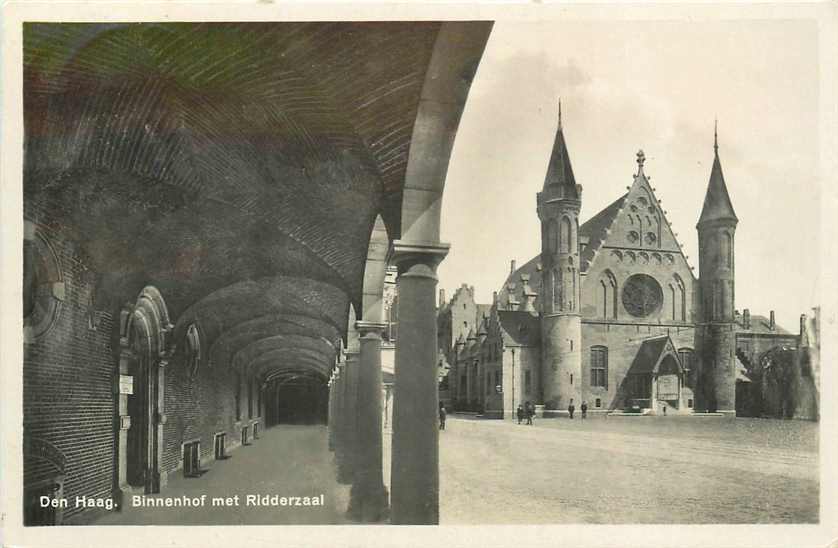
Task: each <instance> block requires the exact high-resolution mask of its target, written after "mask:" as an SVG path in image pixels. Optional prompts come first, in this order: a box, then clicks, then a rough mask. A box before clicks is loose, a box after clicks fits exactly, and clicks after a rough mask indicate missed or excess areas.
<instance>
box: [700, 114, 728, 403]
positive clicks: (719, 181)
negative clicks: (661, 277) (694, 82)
mask: <svg viewBox="0 0 838 548" xmlns="http://www.w3.org/2000/svg"><path fill="white" fill-rule="evenodd" d="M713 137H714V139H713V150H714V157H713V167H712V169H711V171H710V182H709V183H708V185H707V193H706V195H705V196H704V206H703V207H702V209H701V215H700V216H699V219H698V224H697V225H696V229H697V230H698V254H699V257H698V267H699V302H698V322H697V325H696V332H695V338H696V340H695V348H696V353H697V355H698V362H699V363H698V372H697V373H698V379H697V380H698V383H697V384H698V393H697V394H696V407H697V408H698V409H700V410H705V409H706V410H708V411H720V412H724V413H735V412H736V355H735V350H736V335H735V313H734V310H735V308H734V302H735V299H734V296H735V292H734V272H735V270H734V267H735V260H734V259H735V253H734V235H735V233H736V225H737V224H738V222H739V219H738V218H737V217H736V213H735V212H734V211H733V204H732V203H731V201H730V195H729V194H728V191H727V185H726V184H725V179H724V175H723V174H722V165H721V162H720V161H719V137H718V123H716V128H714V132H713Z"/></svg>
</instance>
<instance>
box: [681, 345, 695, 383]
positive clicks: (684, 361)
mask: <svg viewBox="0 0 838 548" xmlns="http://www.w3.org/2000/svg"><path fill="white" fill-rule="evenodd" d="M678 359H679V360H681V367H682V368H683V369H684V384H685V385H686V386H687V387H688V388H692V387H693V379H692V371H693V349H692V348H679V349H678Z"/></svg>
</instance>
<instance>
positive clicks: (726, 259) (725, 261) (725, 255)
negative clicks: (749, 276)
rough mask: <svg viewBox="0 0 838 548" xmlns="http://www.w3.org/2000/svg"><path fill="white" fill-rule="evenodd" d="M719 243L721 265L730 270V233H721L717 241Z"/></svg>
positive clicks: (731, 261)
mask: <svg viewBox="0 0 838 548" xmlns="http://www.w3.org/2000/svg"><path fill="white" fill-rule="evenodd" d="M719 243H720V244H721V245H720V247H721V249H719V255H721V259H722V265H724V266H726V267H728V268H730V265H731V264H732V263H733V253H732V250H733V241H732V238H731V237H730V233H728V232H724V233H722V237H721V238H720V239H719Z"/></svg>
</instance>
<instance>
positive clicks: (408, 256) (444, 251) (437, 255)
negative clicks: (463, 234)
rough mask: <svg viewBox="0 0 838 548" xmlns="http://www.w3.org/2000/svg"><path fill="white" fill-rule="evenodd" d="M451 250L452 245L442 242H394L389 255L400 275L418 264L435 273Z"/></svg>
mask: <svg viewBox="0 0 838 548" xmlns="http://www.w3.org/2000/svg"><path fill="white" fill-rule="evenodd" d="M450 249H451V245H450V244H444V243H441V242H417V241H406V240H393V244H392V246H391V247H390V252H389V255H390V257H391V260H392V262H393V263H394V264H395V265H396V266H397V267H398V269H399V274H402V273H403V272H405V271H407V270H408V269H409V268H411V267H412V266H414V265H416V264H422V265H425V266H427V267H429V268H431V269H432V270H434V271H435V270H436V267H437V266H439V263H441V262H442V260H443V259H445V257H446V256H447V255H448V251H449V250H450Z"/></svg>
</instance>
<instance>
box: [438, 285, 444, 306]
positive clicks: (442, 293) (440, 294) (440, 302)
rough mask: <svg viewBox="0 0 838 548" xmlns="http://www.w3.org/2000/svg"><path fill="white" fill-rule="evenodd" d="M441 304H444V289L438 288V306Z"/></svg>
mask: <svg viewBox="0 0 838 548" xmlns="http://www.w3.org/2000/svg"><path fill="white" fill-rule="evenodd" d="M443 306H445V290H444V289H440V290H439V307H440V308H442V307H443Z"/></svg>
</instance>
